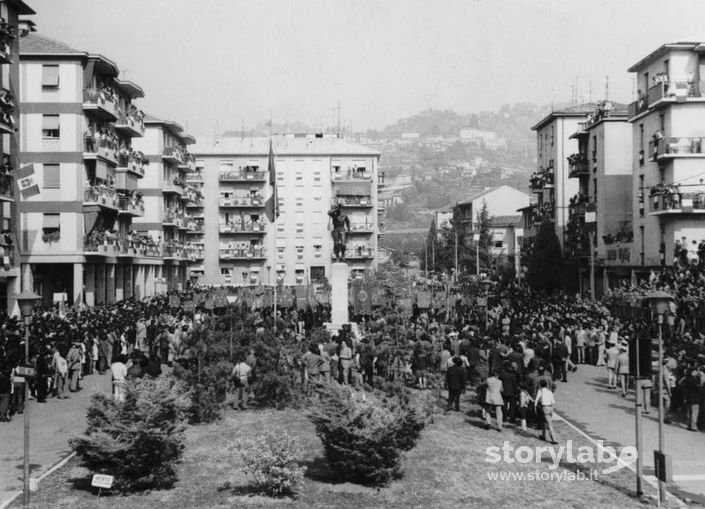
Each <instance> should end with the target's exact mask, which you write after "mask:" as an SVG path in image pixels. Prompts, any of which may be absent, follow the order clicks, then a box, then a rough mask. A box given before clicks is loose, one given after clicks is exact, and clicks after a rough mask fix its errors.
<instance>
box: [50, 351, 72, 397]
mask: <svg viewBox="0 0 705 509" xmlns="http://www.w3.org/2000/svg"><path fill="white" fill-rule="evenodd" d="M52 369H53V371H54V392H55V396H56V397H57V398H58V399H66V398H68V396H66V385H67V378H68V374H69V364H68V362H67V361H66V359H65V358H64V356H63V355H61V351H60V350H59V348H58V347H54V356H53V359H52Z"/></svg>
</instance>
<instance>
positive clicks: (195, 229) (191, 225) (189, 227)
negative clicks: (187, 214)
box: [186, 220, 205, 235]
mask: <svg viewBox="0 0 705 509" xmlns="http://www.w3.org/2000/svg"><path fill="white" fill-rule="evenodd" d="M186 233H190V234H192V235H200V234H202V233H205V228H204V226H203V221H193V220H191V221H189V222H188V223H186Z"/></svg>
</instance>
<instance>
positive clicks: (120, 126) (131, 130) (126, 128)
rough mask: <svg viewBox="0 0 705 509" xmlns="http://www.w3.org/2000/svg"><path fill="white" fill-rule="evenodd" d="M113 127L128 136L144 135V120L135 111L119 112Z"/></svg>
mask: <svg viewBox="0 0 705 509" xmlns="http://www.w3.org/2000/svg"><path fill="white" fill-rule="evenodd" d="M115 129H117V130H118V131H121V132H122V133H124V134H126V135H128V136H144V121H143V120H142V117H141V116H140V115H139V114H137V113H125V112H120V114H119V118H118V120H117V122H115Z"/></svg>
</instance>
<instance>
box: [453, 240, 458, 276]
mask: <svg viewBox="0 0 705 509" xmlns="http://www.w3.org/2000/svg"><path fill="white" fill-rule="evenodd" d="M453 230H454V231H455V277H456V278H457V277H458V230H457V228H454V229H453Z"/></svg>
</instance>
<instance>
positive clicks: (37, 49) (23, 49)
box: [20, 32, 120, 77]
mask: <svg viewBox="0 0 705 509" xmlns="http://www.w3.org/2000/svg"><path fill="white" fill-rule="evenodd" d="M48 56H49V57H64V58H72V59H81V60H83V59H89V58H90V59H95V60H97V61H98V64H99V72H103V73H105V74H109V75H112V76H114V77H117V76H118V75H119V74H120V70H119V69H118V66H117V64H116V63H115V62H113V61H112V60H110V59H109V58H106V57H104V56H103V55H100V54H96V53H88V52H86V51H81V50H77V49H76V48H72V47H71V46H69V45H68V44H65V43H63V42H61V41H57V40H56V39H52V38H51V37H46V36H44V35H39V34H37V33H36V32H30V33H28V34H27V35H26V36H25V37H22V38H20V58H32V57H48Z"/></svg>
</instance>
